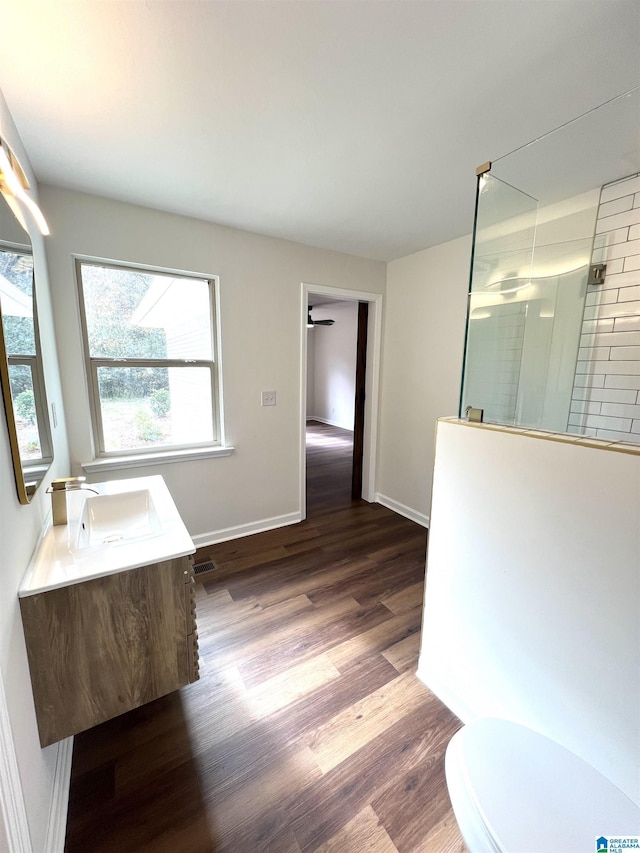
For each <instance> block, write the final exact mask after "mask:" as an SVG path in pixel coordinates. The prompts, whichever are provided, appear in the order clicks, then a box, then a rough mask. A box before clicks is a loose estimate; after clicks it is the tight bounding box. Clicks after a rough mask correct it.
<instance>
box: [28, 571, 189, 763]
mask: <svg viewBox="0 0 640 853" xmlns="http://www.w3.org/2000/svg"><path fill="white" fill-rule="evenodd" d="M189 570H190V563H189V560H188V558H186V557H180V558H177V559H175V560H167V561H166V562H162V563H155V564H152V565H149V566H143V567H141V568H139V569H132V570H130V571H127V572H119V573H118V574H114V575H109V576H107V577H103V578H96V579H94V580H90V581H86V582H84V583H79V584H73V585H71V586H67V587H64V588H62V589H55V590H51V591H49V592H44V593H41V594H38V595H34V596H29V597H28V598H22V599H20V605H21V609H22V620H23V624H24V630H25V638H26V642H27V652H28V656H29V667H30V670H31V683H32V686H33V695H34V700H35V705H36V714H37V718H38V728H39V731H40V743H41V744H42V746H47V745H48V744H50V743H53V742H54V741H57V740H61V739H62V738H65V737H68V736H69V735H72V734H76V733H77V732H80V731H83V730H84V729H87V728H90V727H91V726H95V725H96V724H97V723H101V722H103V721H104V720H108V719H110V718H111V717H115V716H117V715H118V714H122V713H124V712H125V711H130V710H131V709H132V708H137V707H138V706H139V705H143V704H144V703H145V702H149V701H151V700H152V699H157V698H158V697H159V696H163V695H165V694H166V693H170V692H171V691H172V690H176V689H177V688H179V687H182V686H183V685H185V684H187V683H188V682H189V680H190V678H189V675H190V673H189V661H188V655H187V648H186V642H185V639H186V636H187V633H188V632H187V625H188V622H187V616H188V614H187V611H186V607H185V577H186V575H185V572H186V573H188V572H189ZM189 615H190V614H189Z"/></svg>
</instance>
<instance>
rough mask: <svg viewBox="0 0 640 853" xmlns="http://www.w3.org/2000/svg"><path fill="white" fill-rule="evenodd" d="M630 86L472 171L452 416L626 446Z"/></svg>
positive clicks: (639, 290)
mask: <svg viewBox="0 0 640 853" xmlns="http://www.w3.org/2000/svg"><path fill="white" fill-rule="evenodd" d="M639 138H640V87H636V88H635V89H633V90H631V91H629V92H626V93H624V94H622V95H620V96H618V97H615V98H613V99H611V100H610V101H608V102H606V103H605V104H602V105H600V106H599V107H597V108H595V109H593V110H591V111H589V112H587V113H585V114H583V115H582V116H579V117H578V118H576V119H574V120H572V121H570V122H567V123H566V124H564V125H562V126H560V127H558V128H556V129H555V130H552V131H550V132H549V133H547V134H545V135H544V136H542V137H539V138H538V139H536V140H535V141H533V142H531V143H527V144H524V145H521V146H520V147H519V148H517V149H515V150H514V151H512V152H510V153H509V154H505V155H504V156H502V157H499V158H498V159H497V160H494V161H493V163H487V164H486V165H485V166H483V167H481V169H480V170H479V171H484V174H483V175H482V176H481V177H480V179H479V181H478V192H477V196H476V222H475V228H474V244H473V253H472V263H471V286H470V293H469V305H468V319H467V340H466V348H465V362H464V370H463V381H462V392H461V406H460V416H461V417H464V415H465V410H466V408H467V407H468V406H472V407H473V408H477V409H483V410H484V420H486V421H491V422H496V423H503V424H511V425H515V426H523V427H533V428H539V429H543V430H550V431H553V432H572V433H579V434H587V435H593V436H596V437H598V438H603V439H607V440H610V441H631V442H636V443H640V390H639V389H640V379H639V377H640V287H639V285H640V278H639V276H640V261H639V259H640V230H639V229H640V146H638V139H639Z"/></svg>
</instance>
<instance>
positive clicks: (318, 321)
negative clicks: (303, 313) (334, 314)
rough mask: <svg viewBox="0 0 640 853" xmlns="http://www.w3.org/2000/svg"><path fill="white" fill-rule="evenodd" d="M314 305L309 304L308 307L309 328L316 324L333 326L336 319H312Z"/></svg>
mask: <svg viewBox="0 0 640 853" xmlns="http://www.w3.org/2000/svg"><path fill="white" fill-rule="evenodd" d="M312 308H313V305H309V307H308V308H307V329H312V328H313V327H314V326H333V324H334V323H335V320H312V319H311V309H312Z"/></svg>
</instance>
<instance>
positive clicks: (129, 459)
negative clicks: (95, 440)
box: [81, 447, 235, 474]
mask: <svg viewBox="0 0 640 853" xmlns="http://www.w3.org/2000/svg"><path fill="white" fill-rule="evenodd" d="M234 450H235V447H201V448H189V449H187V450H162V451H158V452H157V453H137V454H135V453H132V454H130V455H127V456H103V457H102V458H100V459H94V460H93V461H92V462H83V463H82V465H81V467H82V470H83V471H86V472H87V474H98V473H100V471H109V470H117V469H119V468H144V467H146V466H149V465H168V464H171V463H173V462H193V461H195V460H197V459H215V458H217V457H219V456H231V454H232V453H233V452H234Z"/></svg>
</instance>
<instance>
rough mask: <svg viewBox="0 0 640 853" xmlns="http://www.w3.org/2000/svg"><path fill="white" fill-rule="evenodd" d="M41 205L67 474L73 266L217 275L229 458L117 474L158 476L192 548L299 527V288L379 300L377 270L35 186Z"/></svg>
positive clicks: (78, 453)
mask: <svg viewBox="0 0 640 853" xmlns="http://www.w3.org/2000/svg"><path fill="white" fill-rule="evenodd" d="M42 206H43V209H44V212H45V214H46V215H47V216H48V218H49V220H50V225H51V230H52V237H51V238H50V240H49V241H48V244H47V254H48V259H49V267H50V275H51V281H52V284H53V288H54V292H55V306H54V307H55V311H56V323H57V327H58V331H59V355H60V363H61V368H62V374H63V377H64V395H65V405H66V407H67V414H68V422H69V443H70V448H71V461H72V469H73V472H74V473H79V472H80V465H81V463H82V462H85V461H88V460H90V459H92V458H93V450H92V440H91V430H90V418H89V406H88V399H87V391H86V382H85V375H84V366H83V356H82V349H81V341H80V333H79V326H78V300H77V292H76V284H75V279H74V270H73V258H72V256H73V255H74V254H81V255H88V256H91V257H97V258H105V259H110V260H116V261H124V262H128V263H131V264H136V263H137V264H148V265H150V266H156V267H160V268H167V269H176V270H183V271H191V272H195V273H199V274H202V275H219V276H220V314H221V317H220V319H221V326H222V352H223V379H224V413H225V423H226V437H227V442H228V443H229V444H231V445H233V446H235V447H236V452H235V453H234V454H233V455H232V456H230V457H226V458H218V459H210V460H199V461H197V462H182V463H175V464H169V465H166V464H165V465H158V466H156V467H153V468H151V469H150V468H144V469H136V468H134V469H128V470H127V472H126V474H125V475H126V476H136V475H143V474H149V473H160V474H162V475H163V476H164V477H165V480H166V482H167V485H168V486H169V489H170V490H171V493H172V494H173V496H174V499H175V501H176V504H177V506H178V509H179V510H180V512H181V514H182V516H183V518H184V520H185V523H186V525H187V527H188V529H189V532H190V533H191V535H192V537H194V540H195V541H196V544H203V543H204V542H207V541H212V540H213V539H216V538H222V537H224V536H228V535H233V534H237V533H242V532H251V531H252V530H255V529H259V528H260V526H261V525H267V526H268V525H269V524H273V523H276V522H277V521H278V520H281V521H292V520H295V518H296V516H298V515H299V513H300V506H299V483H300V458H301V457H300V448H299V442H300V328H299V324H300V293H301V289H300V288H301V282H303V281H305V282H313V283H316V284H319V285H326V286H336V287H341V288H346V289H352V290H360V291H363V290H366V291H371V292H376V293H382V292H384V289H385V265H384V264H383V263H381V262H378V261H369V260H365V259H361V258H356V257H353V256H350V255H344V254H340V253H337V252H329V251H326V250H323V249H315V248H312V247H309V246H302V245H299V244H296V243H291V242H288V241H285V240H279V239H274V238H271V237H263V236H260V235H257V234H251V233H249V232H245V231H239V230H236V229H232V228H225V227H223V226H219V225H213V224H210V223H206V222H201V221H199V220H194V219H188V218H185V217H181V216H176V215H173V214H168V213H162V212H159V211H153V210H149V209H147V208H142V207H137V206H134V205H128V204H122V203H120V202H115V201H110V200H107V199H103V198H96V197H93V196H89V195H84V194H80V193H75V192H71V191H67V190H61V189H57V188H53V187H43V188H42ZM314 331H315V330H314ZM262 390H270V391H271V390H275V391H276V392H277V406H275V407H261V405H260V392H261V391H262ZM121 476H123V472H122V471H116V472H113V473H111V474H109V475H102V474H101V475H100V478H101V479H110V478H117V477H121ZM93 479H94V480H95V479H98V477H97V476H93Z"/></svg>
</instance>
